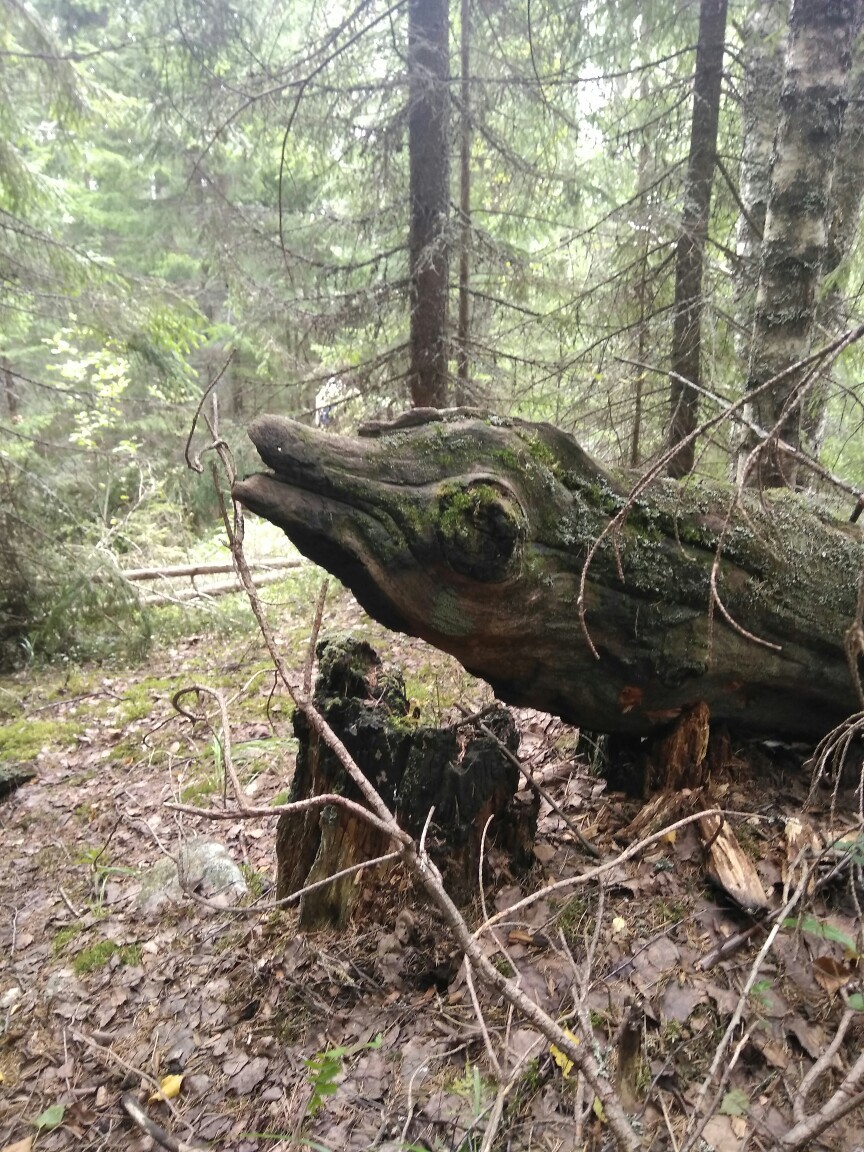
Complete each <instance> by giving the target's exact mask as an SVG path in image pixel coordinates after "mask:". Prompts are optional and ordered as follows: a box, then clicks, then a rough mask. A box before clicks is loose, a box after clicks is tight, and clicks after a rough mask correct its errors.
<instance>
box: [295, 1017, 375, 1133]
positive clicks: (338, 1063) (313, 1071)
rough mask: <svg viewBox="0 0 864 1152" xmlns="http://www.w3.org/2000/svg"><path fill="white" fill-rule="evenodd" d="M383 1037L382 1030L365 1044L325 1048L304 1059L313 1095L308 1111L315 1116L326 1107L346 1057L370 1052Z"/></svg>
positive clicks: (334, 1091) (334, 1089)
mask: <svg viewBox="0 0 864 1152" xmlns="http://www.w3.org/2000/svg"><path fill="white" fill-rule="evenodd" d="M382 1041H383V1037H382V1036H381V1034H380V1032H379V1034H378V1035H377V1036H376V1037H375V1039H374V1040H370V1041H368V1042H367V1043H365V1044H351V1045H349V1046H347V1047H338V1048H325V1050H324V1051H323V1052H316V1053H315V1055H314V1056H310V1057H309V1059H308V1060H304V1061H303V1063H304V1064H305V1065H306V1068H307V1070H308V1076H309V1083H310V1085H311V1087H312V1095H311V1096H310V1097H309V1103H308V1104H307V1105H306V1113H307V1115H309V1116H315V1115H317V1113H318V1112H320V1110H321V1109H322V1108H323V1107H324V1104H325V1102H326V1100H327V1098H328V1096H334V1095H335V1094H336V1090H337V1088H338V1084H337V1083H336V1081H337V1079H338V1077H339V1076H340V1075H341V1072H342V1067H343V1064H344V1062H345V1060H346V1059H348V1058H349V1057H351V1056H356V1054H357V1053H358V1052H368V1051H369V1050H370V1049H373V1048H380V1047H381V1044H382Z"/></svg>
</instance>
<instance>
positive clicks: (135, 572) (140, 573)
mask: <svg viewBox="0 0 864 1152" xmlns="http://www.w3.org/2000/svg"><path fill="white" fill-rule="evenodd" d="M306 566H307V565H306V563H305V561H303V560H284V559H278V558H277V559H275V560H260V561H258V562H257V563H253V564H250V565H249V570H250V571H251V572H269V571H271V569H277V568H278V569H280V570H282V569H285V568H303V567H306ZM233 571H234V565H233V564H232V563H230V562H225V561H221V562H219V563H214V564H178V565H175V566H172V567H169V568H124V569H122V570H121V572H120V575H121V576H122V577H123V579H124V580H133V581H138V580H143V581H146V580H178V579H180V578H181V577H183V576H188V577H190V578H191V577H192V576H219V575H227V573H229V572H233ZM103 579H104V577H101V576H97V577H96V578H95V582H96V583H97V584H98V583H100V582H101V581H102V580H103Z"/></svg>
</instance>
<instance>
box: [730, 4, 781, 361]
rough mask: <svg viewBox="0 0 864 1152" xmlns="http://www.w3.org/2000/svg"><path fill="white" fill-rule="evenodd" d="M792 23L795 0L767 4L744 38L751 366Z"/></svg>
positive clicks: (742, 271) (744, 274) (743, 294)
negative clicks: (787, 36) (791, 16)
mask: <svg viewBox="0 0 864 1152" xmlns="http://www.w3.org/2000/svg"><path fill="white" fill-rule="evenodd" d="M788 24H789V0H767V2H763V3H761V4H758V5H756V6H755V7H754V8H753V10H752V11H751V12H750V13H749V15H748V16H747V19H746V20H745V23H744V28H743V34H742V36H743V41H744V44H743V55H744V93H743V98H742V102H741V129H742V144H741V175H740V179H739V188H740V196H741V207H742V211H741V214H740V216H739V218H738V227H737V254H738V267H737V275H736V281H737V282H736V292H737V296H738V309H737V313H738V325H739V336H738V338H737V339H736V348H737V350H738V353H739V356H740V358H741V361H742V363H746V362H747V359H748V357H749V355H750V342H751V338H752V335H753V306H754V302H755V299H756V285H757V282H758V280H759V254H760V251H761V249H762V236H763V234H764V232H765V212H766V211H767V208H768V192H769V189H770V185H771V181H770V177H771V154H772V152H773V150H774V137H775V135H776V132H777V113H778V108H779V104H780V92H781V90H782V87H783V56H784V52H785V48H786V33H787V27H788Z"/></svg>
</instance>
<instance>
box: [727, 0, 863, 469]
mask: <svg viewBox="0 0 864 1152" xmlns="http://www.w3.org/2000/svg"><path fill="white" fill-rule="evenodd" d="M859 10H860V0H795V2H794V3H793V6H792V14H791V18H790V24H789V42H788V48H787V53H786V64H785V74H784V79H783V88H782V92H781V97H780V117H779V121H778V128H777V137H776V143H775V147H774V155H773V160H772V168H771V187H770V192H769V199H768V206H767V211H766V216H765V230H764V236H763V241H762V253H761V262H760V270H759V284H758V288H757V292H756V307H755V323H754V330H753V343H752V346H751V353H750V366H749V375H748V382H747V387H748V389H749V390H751V391H754V390H755V389H758V388H759V387H760V386H761V385H763V384H765V383H766V382H767V381H769V380H772V379H774V377H776V376H778V375H780V374H781V373H782V374H783V375H782V376H780V379H779V380H778V381H777V382H776V384H775V385H774V386H773V387H771V388H768V389H765V390H763V391H762V392H760V393H759V394H758V395H754V397H753V402H752V404H751V406H750V412H749V415H750V418H751V419H752V420H754V421H755V422H756V424H757V425H758V426H759V427H761V428H762V429H763V430H764V431H766V432H769V433H771V432H774V430H775V429H776V431H777V433H778V434H779V436H780V437H781V438H782V439H783V440H785V441H786V442H787V443H789V444H792V445H793V446H796V447H797V446H798V444H799V443H800V433H801V395H800V386H801V384H802V379H801V377H800V376H799V374H798V373H796V372H791V371H787V369H790V368H791V367H792V365H794V364H796V363H797V362H798V361H799V360H801V359H803V358H804V357H805V356H806V355H807V354H808V352H809V351H810V348H811V342H812V338H813V331H814V320H815V315H816V293H817V289H818V286H819V281H820V278H821V275H822V270H823V264H824V261H825V255H826V248H827V243H828V224H829V219H830V208H831V189H832V180H833V174H834V167H835V161H836V157H837V149H838V144H839V141H840V133H841V127H842V123H843V114H844V112H845V108H846V97H847V84H848V77H849V69H850V64H851V57H852V42H853V37H854V31H855V28H856V27H857V25H858V14H859ZM757 443H758V438H757V437H756V435H755V434H750V435H748V436H747V437H746V438H745V440H744V444H743V449H742V451H741V453H740V455H739V461H738V471H739V477H740V478H742V479H745V480H746V482H748V483H750V484H760V485H763V486H766V487H777V486H782V485H785V484H789V485H790V486H791V485H794V482H795V475H794V472H793V470H792V468H791V466H790V464H789V462H788V458H786V460H785V461H784V458H783V456H782V454H781V453H780V452H778V451H777V450H776V447H775V446H774V445H773V444H772V442H771V441H770V440H769V441H768V443H767V444H766V446H765V448H764V450H763V451H762V453H761V455H760V458H759V466H758V468H754V469H752V470H751V472H750V474H749V476H747V477H745V476H744V471H745V467H746V459H747V457H748V455H749V453H750V451H751V450H752V449H753V448H754V447H755V446H756V444H757Z"/></svg>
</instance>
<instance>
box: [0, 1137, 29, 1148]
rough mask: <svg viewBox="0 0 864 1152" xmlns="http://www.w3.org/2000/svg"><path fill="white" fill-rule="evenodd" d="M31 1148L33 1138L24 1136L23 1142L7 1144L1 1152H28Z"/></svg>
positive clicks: (17, 1141)
mask: <svg viewBox="0 0 864 1152" xmlns="http://www.w3.org/2000/svg"><path fill="white" fill-rule="evenodd" d="M32 1147H33V1137H32V1136H25V1137H24V1139H23V1140H16V1141H15V1143H14V1144H7V1145H6V1147H5V1148H3V1149H2V1152H30V1149H31V1148H32Z"/></svg>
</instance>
